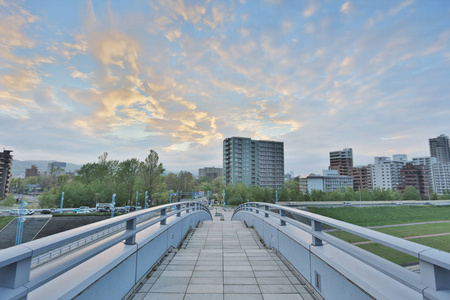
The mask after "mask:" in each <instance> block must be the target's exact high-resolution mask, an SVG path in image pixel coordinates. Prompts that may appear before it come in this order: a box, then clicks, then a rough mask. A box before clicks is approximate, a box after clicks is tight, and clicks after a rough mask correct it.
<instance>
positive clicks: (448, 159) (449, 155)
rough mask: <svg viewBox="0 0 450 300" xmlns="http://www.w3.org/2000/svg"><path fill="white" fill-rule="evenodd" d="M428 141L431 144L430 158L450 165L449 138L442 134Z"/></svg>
mask: <svg viewBox="0 0 450 300" xmlns="http://www.w3.org/2000/svg"><path fill="white" fill-rule="evenodd" d="M428 141H429V144H430V156H431V157H436V159H437V160H438V162H441V163H450V140H449V138H448V136H446V135H444V134H441V135H440V136H438V137H436V138H431V139H429V140H428Z"/></svg>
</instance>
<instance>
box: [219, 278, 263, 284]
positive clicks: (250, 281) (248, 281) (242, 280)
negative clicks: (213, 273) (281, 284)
mask: <svg viewBox="0 0 450 300" xmlns="http://www.w3.org/2000/svg"><path fill="white" fill-rule="evenodd" d="M223 283H224V284H236V285H238V284H257V281H256V278H254V277H225V278H224V279H223Z"/></svg>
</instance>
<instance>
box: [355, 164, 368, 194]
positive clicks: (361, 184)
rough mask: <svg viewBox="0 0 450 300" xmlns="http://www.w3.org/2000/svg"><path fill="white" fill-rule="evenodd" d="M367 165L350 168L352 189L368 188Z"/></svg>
mask: <svg viewBox="0 0 450 300" xmlns="http://www.w3.org/2000/svg"><path fill="white" fill-rule="evenodd" d="M368 170H369V167H368V166H357V167H354V168H353V169H352V177H353V190H354V191H358V190H360V189H369V177H368V173H369V172H368Z"/></svg>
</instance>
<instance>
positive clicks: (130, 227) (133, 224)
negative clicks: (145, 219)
mask: <svg viewBox="0 0 450 300" xmlns="http://www.w3.org/2000/svg"><path fill="white" fill-rule="evenodd" d="M126 230H136V218H133V219H131V220H128V221H127V227H126ZM135 243H136V233H135V234H133V235H132V236H130V237H129V238H127V239H126V240H125V244H126V245H134V244H135Z"/></svg>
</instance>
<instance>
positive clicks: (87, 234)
mask: <svg viewBox="0 0 450 300" xmlns="http://www.w3.org/2000/svg"><path fill="white" fill-rule="evenodd" d="M230 215H231V213H230ZM213 219H214V220H213ZM323 225H327V226H332V227H335V228H338V229H341V230H344V231H347V232H350V233H352V234H356V235H359V236H361V237H364V238H366V239H369V240H372V241H375V242H377V243H380V244H383V245H385V246H388V247H391V248H394V249H396V250H399V251H402V252H405V253H407V254H409V255H413V256H415V257H417V258H418V260H419V262H420V267H421V274H420V275H418V274H416V273H413V272H411V271H409V270H407V269H404V268H402V267H400V266H398V265H396V264H393V263H391V262H389V261H386V260H384V259H382V258H380V257H378V256H375V255H373V254H371V253H368V252H366V251H364V250H362V249H360V248H358V247H356V246H354V245H351V244H349V243H346V242H344V241H342V240H339V239H337V238H335V237H333V236H331V235H328V234H326V233H325V232H322V226H323ZM180 245H181V246H180ZM73 298H76V299H124V298H125V299H231V298H233V299H234V300H236V299H279V298H280V299H450V254H449V253H447V252H443V251H438V250H436V249H432V248H429V247H426V246H423V245H419V244H415V243H413V242H410V241H406V240H403V239H399V238H395V237H392V236H389V235H385V234H382V233H379V232H375V231H372V230H369V229H366V228H362V227H359V226H355V225H352V224H348V223H345V222H341V221H337V220H334V219H330V218H326V217H323V216H319V215H315V214H312V213H308V212H304V211H299V210H296V209H292V208H288V207H283V206H278V205H273V204H267V203H247V204H244V205H241V206H240V207H238V208H237V209H236V210H235V211H234V212H233V214H232V216H230V218H227V217H225V221H220V219H217V218H213V217H212V215H211V213H210V210H209V209H208V208H207V207H206V206H204V205H202V204H201V203H200V202H195V201H188V202H181V203H175V204H168V205H163V206H158V207H154V208H151V209H147V210H143V211H138V212H134V213H130V214H126V215H122V216H118V217H115V218H112V219H109V220H105V221H100V222H97V223H94V224H90V225H87V226H83V227H80V228H76V229H73V230H69V231H66V232H62V233H59V234H55V235H52V236H49V237H46V238H42V239H39V240H35V241H31V242H28V243H25V244H22V245H18V246H14V247H11V248H8V249H5V250H2V251H0V299H73Z"/></svg>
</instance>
